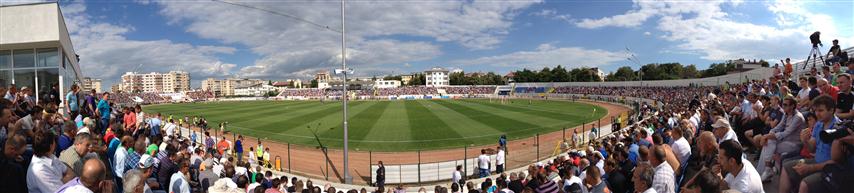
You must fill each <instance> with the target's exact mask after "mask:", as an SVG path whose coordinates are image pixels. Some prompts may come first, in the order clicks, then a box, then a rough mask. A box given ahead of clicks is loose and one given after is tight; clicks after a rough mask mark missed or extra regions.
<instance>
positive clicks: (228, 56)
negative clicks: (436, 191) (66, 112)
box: [2, 0, 854, 88]
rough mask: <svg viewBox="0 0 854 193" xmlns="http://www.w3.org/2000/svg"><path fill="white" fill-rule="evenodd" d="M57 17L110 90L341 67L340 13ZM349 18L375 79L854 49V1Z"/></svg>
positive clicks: (363, 64)
mask: <svg viewBox="0 0 854 193" xmlns="http://www.w3.org/2000/svg"><path fill="white" fill-rule="evenodd" d="M2 3H3V4H15V3H23V2H19V1H15V0H3V1H2ZM235 4H239V5H243V6H239V5H235ZM60 5H61V11H62V13H63V16H64V18H65V20H66V24H67V26H68V30H69V32H70V34H71V40H72V42H73V44H74V48H75V50H76V52H77V54H79V55H80V60H81V61H80V66H81V68H82V69H83V70H82V71H83V74H84V75H85V76H89V77H94V78H100V79H102V80H103V81H104V88H109V86H110V85H112V84H115V83H116V82H118V81H119V78H120V76H121V75H122V74H124V73H125V72H127V71H137V72H143V73H147V72H167V71H170V70H183V71H188V72H190V74H191V76H192V83H191V84H192V87H193V88H196V87H199V86H200V84H199V82H200V81H201V80H203V79H206V78H226V77H237V78H261V79H272V80H284V79H293V78H298V79H303V80H308V79H310V78H311V77H312V76H313V74H315V73H317V72H320V71H325V70H332V69H335V68H340V65H341V50H342V48H341V33H340V31H341V3H340V1H305V0H293V1H270V0H254V1H234V0H214V1H206V0H180V1H157V0H134V1H130V0H120V1H104V0H98V1H60ZM247 6H248V7H253V8H248V7H247ZM344 9H345V26H346V28H345V31H346V33H345V34H346V35H345V39H346V42H347V44H346V49H347V65H348V67H349V68H352V69H353V70H354V73H355V74H356V76H368V77H369V76H378V77H381V76H385V75H389V74H408V73H411V72H420V71H424V70H427V69H429V68H431V67H444V68H447V69H462V70H464V71H466V72H489V71H491V72H497V73H500V74H506V73H508V72H510V71H515V70H520V69H523V68H528V69H534V70H540V69H542V68H543V67H554V66H557V65H562V66H564V67H568V68H576V67H598V68H600V69H602V70H603V71H605V72H610V71H614V70H616V69H617V68H619V67H621V66H631V67H632V68H633V69H638V67H639V66H640V65H642V64H647V63H667V62H679V63H682V64H696V65H697V67H698V68H700V69H705V68H707V67H708V66H709V65H710V64H711V63H715V62H723V61H726V60H730V59H738V58H745V59H765V60H768V61H779V59H783V58H787V57H788V58H792V59H793V60H795V61H798V60H802V59H804V58H805V57H806V55H807V54H808V53H809V51H810V44H809V40H808V38H807V37H808V36H809V35H810V34H811V33H813V32H814V31H821V32H822V41H823V42H825V46H824V47H823V48H822V50H823V51H825V52H826V51H827V49H829V47H830V45H829V44H830V42H831V40H832V39H839V40H840V44H841V45H842V46H843V47H850V46H854V12H852V11H851V10H854V1H850V0H843V1H789V0H780V1H744V0H735V1H614V0H604V1H575V0H563V1H549V0H536V1H522V0H508V1H480V0H466V1H445V0H412V1H394V0H379V1H371V0H348V1H346V5H345V7H344ZM627 58H636V59H634V60H628V59H627ZM773 63H774V62H772V64H773Z"/></svg>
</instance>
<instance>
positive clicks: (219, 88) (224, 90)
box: [201, 78, 268, 96]
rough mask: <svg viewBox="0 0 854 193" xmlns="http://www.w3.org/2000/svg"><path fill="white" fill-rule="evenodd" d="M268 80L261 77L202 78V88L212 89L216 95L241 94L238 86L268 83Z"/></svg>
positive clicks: (205, 89)
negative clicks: (238, 91)
mask: <svg viewBox="0 0 854 193" xmlns="http://www.w3.org/2000/svg"><path fill="white" fill-rule="evenodd" d="M267 82H268V81H266V80H261V79H237V78H228V79H222V80H218V79H213V78H208V79H206V80H202V87H201V88H202V90H204V91H211V92H212V93H214V95H215V96H231V95H240V94H237V93H236V90H237V89H238V88H245V87H250V86H254V85H259V84H267Z"/></svg>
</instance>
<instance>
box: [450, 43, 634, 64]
mask: <svg viewBox="0 0 854 193" xmlns="http://www.w3.org/2000/svg"><path fill="white" fill-rule="evenodd" d="M622 60H625V55H624V53H621V52H611V51H606V50H600V49H585V48H581V47H560V48H558V47H555V46H553V45H551V44H541V45H539V46H537V49H536V50H533V51H519V52H513V53H509V54H505V55H498V56H489V57H481V58H476V59H470V60H458V61H454V62H452V63H455V64H461V65H488V66H495V67H512V68H514V69H518V68H529V69H539V68H542V67H546V66H555V65H563V66H564V67H566V68H575V67H582V66H588V67H596V66H603V65H607V64H610V63H613V62H617V61H622Z"/></svg>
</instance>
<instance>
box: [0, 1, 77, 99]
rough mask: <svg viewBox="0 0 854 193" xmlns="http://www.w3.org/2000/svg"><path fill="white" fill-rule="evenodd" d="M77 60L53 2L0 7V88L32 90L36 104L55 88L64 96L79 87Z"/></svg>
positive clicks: (60, 15) (56, 6)
mask: <svg viewBox="0 0 854 193" xmlns="http://www.w3.org/2000/svg"><path fill="white" fill-rule="evenodd" d="M80 58H81V57H78V56H77V53H76V52H75V51H74V46H73V45H72V42H71V37H70V36H69V35H68V29H67V28H66V25H65V18H63V16H62V10H60V6H59V5H58V4H57V3H56V2H50V3H33V4H20V5H4V6H0V85H3V86H9V84H15V85H16V86H17V87H18V88H21V87H25V86H26V87H29V88H32V89H33V94H34V95H35V98H36V100H39V99H42V98H44V97H43V96H44V95H45V94H47V93H50V91H51V90H52V88H51V87H52V86H53V85H57V89H58V92H59V95H60V96H65V93H66V92H68V90H69V88H70V87H71V85H72V84H79V83H81V80H80V78H81V77H83V73H82V72H81V71H80V66H79V64H78V62H79V59H80ZM82 58H83V59H84V60H85V55H84V56H82ZM63 112H64V111H63Z"/></svg>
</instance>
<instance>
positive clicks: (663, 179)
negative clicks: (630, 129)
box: [648, 146, 676, 193]
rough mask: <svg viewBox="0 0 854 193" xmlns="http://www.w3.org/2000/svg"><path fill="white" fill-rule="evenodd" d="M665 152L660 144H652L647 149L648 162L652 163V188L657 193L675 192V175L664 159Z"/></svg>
mask: <svg viewBox="0 0 854 193" xmlns="http://www.w3.org/2000/svg"><path fill="white" fill-rule="evenodd" d="M666 156H667V153H666V152H665V151H664V148H663V147H662V146H653V147H652V148H651V149H650V150H649V158H648V159H649V162H650V163H651V164H652V165H653V167H654V170H655V176H654V178H653V180H652V188H653V189H655V192H659V193H675V192H676V184H675V183H676V180H675V179H676V177H675V174H674V172H673V168H672V167H671V166H670V164H669V163H667V162H666V161H665V157H666Z"/></svg>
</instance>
